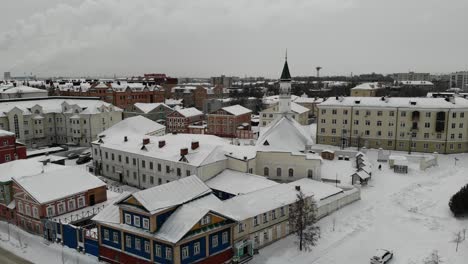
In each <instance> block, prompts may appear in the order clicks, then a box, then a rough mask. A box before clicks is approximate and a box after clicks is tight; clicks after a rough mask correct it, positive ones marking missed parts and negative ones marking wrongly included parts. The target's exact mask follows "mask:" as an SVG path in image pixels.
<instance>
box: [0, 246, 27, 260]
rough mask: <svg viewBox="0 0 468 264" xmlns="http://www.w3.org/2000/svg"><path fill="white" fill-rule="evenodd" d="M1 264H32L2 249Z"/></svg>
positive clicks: (0, 253) (0, 254) (0, 251)
mask: <svg viewBox="0 0 468 264" xmlns="http://www.w3.org/2000/svg"><path fill="white" fill-rule="evenodd" d="M0 263H2V264H30V263H32V262H29V261H27V260H24V259H22V258H20V257H18V256H16V255H15V254H13V253H11V252H10V251H7V250H5V249H3V248H1V247H0Z"/></svg>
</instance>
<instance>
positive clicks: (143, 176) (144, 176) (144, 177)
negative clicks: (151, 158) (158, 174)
mask: <svg viewBox="0 0 468 264" xmlns="http://www.w3.org/2000/svg"><path fill="white" fill-rule="evenodd" d="M141 177H142V180H143V182H146V174H143V175H141Z"/></svg>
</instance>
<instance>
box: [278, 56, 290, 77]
mask: <svg viewBox="0 0 468 264" xmlns="http://www.w3.org/2000/svg"><path fill="white" fill-rule="evenodd" d="M280 80H282V81H290V80H291V74H290V73H289V67H288V61H285V62H284V66H283V72H282V73H281V77H280Z"/></svg>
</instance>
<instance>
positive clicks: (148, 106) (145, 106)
mask: <svg viewBox="0 0 468 264" xmlns="http://www.w3.org/2000/svg"><path fill="white" fill-rule="evenodd" d="M160 105H162V106H164V107H166V108H169V109H170V107H169V106H167V105H166V104H164V103H135V104H134V106H135V107H136V108H138V109H140V110H141V111H142V112H143V113H149V112H151V111H153V110H154V109H156V108H157V107H158V106H160Z"/></svg>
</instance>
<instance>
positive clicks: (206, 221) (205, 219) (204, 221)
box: [201, 215, 211, 225]
mask: <svg viewBox="0 0 468 264" xmlns="http://www.w3.org/2000/svg"><path fill="white" fill-rule="evenodd" d="M201 224H202V225H208V224H211V216H210V215H205V216H204V217H203V218H202V219H201Z"/></svg>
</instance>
